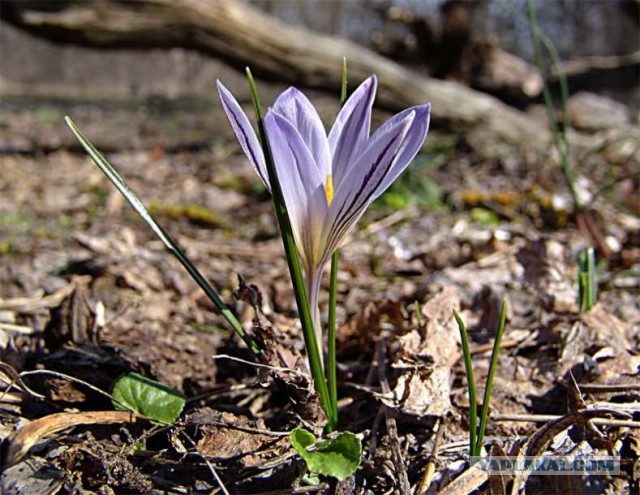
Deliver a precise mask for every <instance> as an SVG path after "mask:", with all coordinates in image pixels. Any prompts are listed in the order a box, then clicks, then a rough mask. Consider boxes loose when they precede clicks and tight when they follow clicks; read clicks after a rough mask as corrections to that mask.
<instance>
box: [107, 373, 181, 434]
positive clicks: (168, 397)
mask: <svg viewBox="0 0 640 495" xmlns="http://www.w3.org/2000/svg"><path fill="white" fill-rule="evenodd" d="M112 395H113V397H114V399H116V400H118V401H120V402H121V403H122V404H124V405H126V406H128V407H130V408H131V409H133V410H134V411H136V412H138V413H140V414H142V415H144V416H146V417H147V418H149V419H153V420H155V421H158V422H160V423H173V422H174V421H175V420H176V419H178V416H180V413H181V412H182V409H183V408H184V403H185V400H184V396H183V395H182V394H181V393H180V392H178V391H177V390H174V389H173V388H171V387H169V386H167V385H165V384H163V383H160V382H157V381H155V380H151V379H150V378H145V377H144V376H142V375H139V374H137V373H127V374H126V375H124V376H122V377H120V378H119V379H118V380H117V381H116V383H115V385H114V386H113V391H112ZM113 407H114V408H116V409H118V410H124V408H123V407H122V405H121V404H118V402H116V401H114V402H113Z"/></svg>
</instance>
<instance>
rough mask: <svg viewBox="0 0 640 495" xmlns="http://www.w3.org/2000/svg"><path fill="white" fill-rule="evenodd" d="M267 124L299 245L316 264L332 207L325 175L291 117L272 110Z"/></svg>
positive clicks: (276, 167) (268, 134) (275, 162)
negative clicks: (326, 218) (323, 229)
mask: <svg viewBox="0 0 640 495" xmlns="http://www.w3.org/2000/svg"><path fill="white" fill-rule="evenodd" d="M264 124H265V129H266V132H267V136H268V139H269V146H270V148H271V154H272V156H273V162H274V166H275V169H276V174H277V176H278V183H279V184H280V187H281V189H282V195H283V197H284V201H285V205H286V207H287V212H288V214H289V220H290V221H291V228H292V230H293V235H294V238H295V242H296V245H297V246H298V249H299V251H300V255H301V257H302V258H303V261H304V262H305V263H307V264H308V265H313V264H315V263H316V262H317V260H318V258H319V256H320V254H321V253H320V249H321V246H320V238H321V237H322V235H321V229H322V227H323V225H324V219H325V217H326V213H327V209H328V206H327V199H326V195H325V191H324V179H325V178H324V177H322V176H321V175H320V172H319V170H318V167H317V165H316V163H315V161H314V158H313V156H311V153H310V152H309V149H308V148H307V146H306V144H305V143H304V141H303V140H302V137H301V136H300V134H299V133H298V131H297V129H296V128H295V127H294V126H293V125H292V124H291V123H290V122H289V121H288V120H287V119H285V118H284V117H282V116H281V115H279V114H277V113H275V112H273V111H271V110H270V111H268V112H267V115H266V116H265V119H264Z"/></svg>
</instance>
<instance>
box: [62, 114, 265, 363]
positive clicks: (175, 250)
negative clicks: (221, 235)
mask: <svg viewBox="0 0 640 495" xmlns="http://www.w3.org/2000/svg"><path fill="white" fill-rule="evenodd" d="M65 121H66V123H67V125H68V126H69V128H70V129H71V131H72V132H73V134H74V135H75V136H76V138H77V139H78V141H80V143H81V144H82V146H83V147H84V149H85V150H86V151H87V153H88V154H89V156H90V157H91V158H92V159H93V161H94V162H95V164H96V165H97V166H98V167H99V168H100V170H101V171H102V172H103V173H104V174H105V175H106V176H107V178H108V179H109V180H110V181H111V183H112V184H113V185H114V186H115V187H116V189H118V191H120V193H121V194H122V195H123V196H124V197H125V198H126V199H127V201H129V203H130V204H131V206H133V209H134V210H136V212H137V213H138V214H139V215H140V217H142V219H143V220H144V221H145V223H146V224H147V225H148V226H149V227H150V228H151V230H152V231H153V232H154V233H155V234H156V235H157V236H158V238H159V239H160V240H161V241H162V243H163V244H164V245H165V246H166V248H167V249H168V250H169V251H170V252H171V253H172V254H173V255H174V256H175V257H176V259H177V260H178V261H179V262H180V264H182V266H183V267H184V268H185V269H186V270H187V272H188V273H189V275H191V277H192V278H193V280H195V282H196V283H197V284H198V285H199V286H200V288H201V289H202V290H203V291H204V293H205V294H206V295H207V297H208V298H209V299H211V301H212V302H213V303H214V304H215V305H216V307H217V308H218V309H219V310H220V312H221V313H222V316H224V317H225V319H226V320H227V322H229V325H231V328H233V330H234V332H236V333H237V334H238V336H239V337H240V338H241V339H242V340H244V342H245V343H246V344H247V346H248V347H249V349H250V350H251V352H252V353H253V354H254V355H258V354H259V353H260V345H259V344H258V342H257V341H256V340H254V339H253V338H252V337H251V336H250V335H248V334H247V333H246V332H245V331H244V329H243V328H242V325H241V324H240V322H239V321H238V319H237V318H236V316H235V315H234V314H233V312H232V311H231V309H229V307H228V306H227V305H226V304H225V303H224V301H223V300H222V299H221V298H220V296H219V295H218V293H217V292H216V290H215V289H214V288H213V287H212V286H211V284H209V282H208V281H207V279H206V278H204V276H203V275H202V274H201V273H200V271H199V270H198V269H197V268H196V267H195V266H194V265H193V263H191V261H189V259H188V258H187V256H186V255H185V254H184V252H183V251H182V249H180V247H179V246H178V244H177V243H176V242H175V241H174V240H173V239H172V238H171V237H170V236H169V234H167V233H166V232H165V230H164V229H163V228H162V227H161V226H160V225H159V224H158V223H157V222H156V221H155V220H154V219H153V217H152V216H151V214H150V213H149V211H148V210H147V208H146V207H145V205H144V204H143V203H142V201H140V199H138V197H137V196H136V195H135V193H134V192H133V191H132V190H131V189H130V188H129V186H128V185H127V183H126V182H125V181H124V179H123V178H122V177H121V176H120V174H118V172H117V171H116V170H115V169H114V168H113V167H112V166H111V164H110V163H109V162H108V161H107V160H106V159H105V157H104V156H103V155H102V153H100V152H99V151H98V150H97V149H96V148H95V147H94V146H93V144H91V142H90V141H89V140H88V139H87V138H86V137H85V136H84V134H82V132H81V131H80V129H78V127H76V125H75V124H74V123H73V121H72V120H71V119H70V118H69V117H65Z"/></svg>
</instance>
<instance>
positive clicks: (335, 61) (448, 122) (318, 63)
mask: <svg viewBox="0 0 640 495" xmlns="http://www.w3.org/2000/svg"><path fill="white" fill-rule="evenodd" d="M0 16H1V17H2V20H4V21H6V22H9V23H11V24H13V25H14V26H16V27H18V28H21V29H24V30H27V31H29V32H31V33H33V34H35V35H37V36H40V37H44V38H47V39H49V40H51V41H55V42H62V43H73V44H77V45H82V46H93V47H99V48H172V47H181V48H188V49H195V50H199V51H201V52H203V53H206V54H208V55H211V56H213V57H217V58H220V59H222V60H224V61H226V62H227V63H229V64H230V65H232V66H234V67H237V68H238V69H243V68H244V67H245V66H251V68H252V71H253V72H254V74H255V75H256V76H258V77H263V78H267V79H272V80H278V81H285V82H289V83H292V84H295V85H298V86H306V87H310V88H318V89H323V90H327V89H328V90H331V91H334V92H337V88H339V85H340V78H341V61H342V58H343V57H346V58H347V59H348V61H349V80H350V82H351V83H352V84H356V83H358V82H359V81H361V80H363V79H364V78H365V77H367V76H369V75H370V74H372V73H375V74H377V75H378V78H379V96H378V100H377V101H378V104H379V105H380V106H381V107H384V108H387V109H389V110H396V111H397V110H399V109H403V108H406V107H408V106H411V105H416V104H420V103H424V102H431V103H432V105H433V110H432V115H433V119H432V121H433V123H434V125H435V126H438V127H446V128H448V129H451V130H454V131H456V132H457V133H458V134H460V135H461V136H462V137H464V139H465V141H466V142H467V143H468V144H469V145H470V146H471V147H472V148H474V149H475V150H476V151H478V152H479V153H481V154H483V155H485V156H488V157H500V156H505V155H508V154H513V153H514V152H518V153H519V152H522V151H525V150H531V151H537V152H544V151H546V150H547V149H548V143H549V134H548V132H547V130H546V127H545V126H544V125H541V124H540V123H538V122H537V121H535V120H532V119H531V118H530V117H528V116H526V115H525V114H523V113H522V112H519V111H517V110H514V109H512V108H510V107H508V106H507V105H505V104H503V103H501V102H500V101H499V100H497V99H495V98H493V97H491V96H488V95H486V94H483V93H480V92H478V91H474V90H472V89H469V88H468V87H466V86H463V85H461V84H457V83H454V82H448V81H440V80H436V79H431V78H428V77H424V76H421V75H419V74H417V73H414V72H412V71H410V70H407V69H405V68H403V67H402V66H400V65H398V64H396V63H394V62H393V61H391V60H388V59H385V58H384V57H381V56H379V55H377V54H375V53H374V52H372V51H370V50H368V49H366V48H363V47H361V46H359V45H357V44H355V43H352V42H349V41H347V40H343V39H339V38H335V37H331V36H325V35H321V34H317V33H314V32H310V31H308V30H304V29H301V28H298V27H295V26H290V25H287V24H285V23H283V22H281V21H279V20H277V19H275V18H273V17H271V16H269V15H267V14H264V13H262V12H260V11H259V10H256V9H254V8H251V7H249V6H247V5H245V4H243V3H240V2H237V1H234V0H137V1H135V2H130V1H121V0H86V1H83V2H58V1H54V0H49V1H46V0H44V1H36V2H34V1H29V0H22V1H21V0H4V1H3V2H2V9H0Z"/></svg>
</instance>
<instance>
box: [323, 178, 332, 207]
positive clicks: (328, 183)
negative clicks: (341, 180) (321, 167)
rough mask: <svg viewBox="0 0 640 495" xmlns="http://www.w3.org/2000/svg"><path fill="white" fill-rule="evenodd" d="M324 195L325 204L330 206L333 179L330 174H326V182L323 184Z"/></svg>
mask: <svg viewBox="0 0 640 495" xmlns="http://www.w3.org/2000/svg"><path fill="white" fill-rule="evenodd" d="M324 194H325V196H326V197H327V204H328V205H330V204H331V201H332V200H333V179H332V178H331V174H327V180H326V182H325V183H324Z"/></svg>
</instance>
